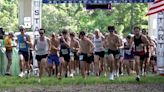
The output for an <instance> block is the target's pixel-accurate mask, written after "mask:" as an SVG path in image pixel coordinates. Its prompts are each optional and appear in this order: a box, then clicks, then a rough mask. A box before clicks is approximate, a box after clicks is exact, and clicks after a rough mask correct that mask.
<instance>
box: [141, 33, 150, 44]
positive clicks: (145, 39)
mask: <svg viewBox="0 0 164 92" xmlns="http://www.w3.org/2000/svg"><path fill="white" fill-rule="evenodd" d="M141 39H142V41H143V43H144V45H145V46H147V45H150V42H149V40H148V39H147V37H146V36H144V35H142V38H141Z"/></svg>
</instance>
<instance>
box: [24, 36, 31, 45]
mask: <svg viewBox="0 0 164 92" xmlns="http://www.w3.org/2000/svg"><path fill="white" fill-rule="evenodd" d="M25 42H26V43H27V44H28V45H30V46H32V43H31V39H30V36H27V40H26V41H25Z"/></svg>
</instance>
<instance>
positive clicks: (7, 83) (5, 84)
mask: <svg viewBox="0 0 164 92" xmlns="http://www.w3.org/2000/svg"><path fill="white" fill-rule="evenodd" d="M145 83H146V84H147V83H149V84H153V83H157V84H164V77H162V76H158V75H148V76H145V77H142V78H141V81H140V82H137V81H136V80H135V76H134V75H132V76H121V77H119V78H118V79H116V80H114V81H110V80H108V77H103V76H101V77H100V78H96V77H92V76H90V77H87V78H86V79H83V78H81V77H80V76H76V77H74V78H63V79H62V80H58V79H57V78H55V77H43V78H42V80H41V82H40V83H38V78H36V77H30V78H28V79H25V78H19V77H17V76H12V77H7V76H0V88H15V87H20V86H57V85H59V86H66V85H94V84H145Z"/></svg>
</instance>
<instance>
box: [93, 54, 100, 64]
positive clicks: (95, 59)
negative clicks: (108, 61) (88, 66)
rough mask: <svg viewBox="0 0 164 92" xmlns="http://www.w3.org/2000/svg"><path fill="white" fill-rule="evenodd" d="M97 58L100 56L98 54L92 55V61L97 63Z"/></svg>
mask: <svg viewBox="0 0 164 92" xmlns="http://www.w3.org/2000/svg"><path fill="white" fill-rule="evenodd" d="M99 58H100V57H99V56H98V55H94V62H96V63H97V62H98V61H99Z"/></svg>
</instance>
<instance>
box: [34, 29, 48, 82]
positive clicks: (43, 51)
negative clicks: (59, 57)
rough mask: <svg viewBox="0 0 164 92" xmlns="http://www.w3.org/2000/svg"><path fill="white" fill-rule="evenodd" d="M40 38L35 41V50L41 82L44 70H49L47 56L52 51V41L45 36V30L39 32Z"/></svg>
mask: <svg viewBox="0 0 164 92" xmlns="http://www.w3.org/2000/svg"><path fill="white" fill-rule="evenodd" d="M39 34H40V37H39V38H36V39H35V41H34V50H35V51H36V60H37V61H38V68H39V80H38V82H40V81H41V77H42V74H43V70H44V69H45V70H47V69H46V68H47V63H46V61H47V56H48V53H49V49H50V41H49V39H48V37H46V36H44V34H45V29H40V30H39Z"/></svg>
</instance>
